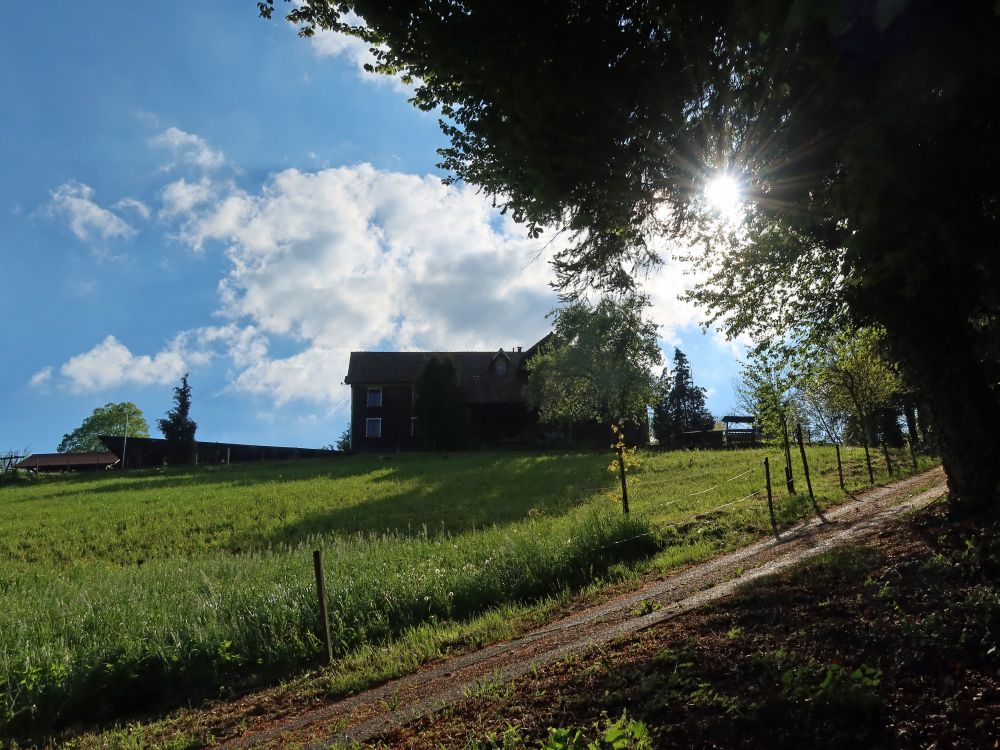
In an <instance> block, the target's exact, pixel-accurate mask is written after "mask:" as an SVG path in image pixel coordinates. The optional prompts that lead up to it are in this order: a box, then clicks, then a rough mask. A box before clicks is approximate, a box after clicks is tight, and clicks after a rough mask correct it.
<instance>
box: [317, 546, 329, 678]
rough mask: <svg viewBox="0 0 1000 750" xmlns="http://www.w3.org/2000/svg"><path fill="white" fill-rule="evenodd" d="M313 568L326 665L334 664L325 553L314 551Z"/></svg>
mask: <svg viewBox="0 0 1000 750" xmlns="http://www.w3.org/2000/svg"><path fill="white" fill-rule="evenodd" d="M313 568H314V570H315V571H316V598H317V599H318V600H319V632H320V635H321V636H322V638H323V646H324V648H325V649H326V663H327V664H333V644H332V643H331V642H330V614H329V612H328V611H327V608H326V584H325V583H324V581H323V552H322V551H321V550H318V549H317V550H313Z"/></svg>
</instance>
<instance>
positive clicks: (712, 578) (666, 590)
mask: <svg viewBox="0 0 1000 750" xmlns="http://www.w3.org/2000/svg"><path fill="white" fill-rule="evenodd" d="M929 484H933V486H932V488H931V489H928V490H926V491H924V492H921V493H920V494H918V495H916V496H915V497H909V499H905V500H904V498H907V497H908V496H909V495H911V494H912V492H913V491H914V490H915V489H919V488H920V487H926V486H927V485H929ZM944 487H945V476H944V472H943V471H942V470H941V469H935V470H933V471H930V472H926V473H924V474H921V475H918V476H915V477H910V478H908V479H904V480H902V481H900V482H897V483H895V484H893V485H889V486H887V487H877V488H874V489H872V490H869V491H867V492H865V493H864V494H862V495H860V496H859V497H858V501H857V502H850V501H848V502H847V503H845V504H844V505H841V506H839V507H838V508H836V509H834V510H831V511H830V512H829V513H827V514H826V518H827V519H828V523H825V524H824V523H820V522H819V521H818V520H812V521H809V522H806V523H803V524H801V525H800V526H797V527H795V528H793V529H790V530H788V531H786V532H784V533H783V534H782V536H781V540H780V542H776V541H775V540H774V539H765V540H761V541H759V542H756V543H754V544H751V545H749V546H747V547H743V548H741V549H738V550H735V551H733V552H730V553H728V554H725V555H722V556H720V557H717V558H715V559H713V560H709V561H707V562H704V563H701V564H698V565H695V566H692V567H690V568H688V569H686V570H684V571H682V572H679V573H677V574H675V575H671V576H669V577H667V578H664V579H662V580H658V581H654V582H652V583H648V584H646V585H645V586H643V587H642V588H640V589H638V590H635V591H633V592H631V593H630V594H628V595H626V596H622V597H619V598H617V599H614V600H612V601H609V602H606V603H604V604H601V605H599V606H595V607H591V608H588V609H585V610H582V611H580V612H577V613H575V614H573V615H570V616H568V617H566V618H564V619H561V620H558V621H555V622H552V623H550V624H548V625H546V626H544V627H542V628H539V629H537V630H535V631H533V632H531V633H528V634H527V635H525V636H523V637H521V638H517V639H514V640H511V641H505V642H502V643H498V644H495V645H493V646H490V647H488V648H485V649H481V650H479V651H474V652H471V653H468V654H465V655H462V656H458V657H454V658H452V659H448V660H445V661H443V662H439V663H437V664H434V665H431V666H429V667H427V668H426V669H423V670H421V671H419V672H417V673H415V674H413V675H409V676H407V677H403V678H400V679H397V680H393V681H391V682H388V683H386V684H385V685H382V686H380V687H377V688H373V689H371V690H367V691H365V692H362V693H359V694H357V695H354V696H351V697H349V698H345V699H342V700H338V701H335V702H333V703H330V704H328V705H326V706H323V707H322V708H319V709H315V710H312V711H309V712H308V713H305V714H302V715H300V716H298V717H295V718H292V719H287V720H284V721H282V722H280V723H279V724H277V725H276V726H273V727H271V728H269V729H267V730H264V731H260V732H255V733H251V734H248V735H245V736H243V737H240V738H238V739H235V740H232V741H230V742H228V743H225V744H224V745H222V746H221V747H223V748H232V749H235V748H250V747H258V746H261V745H276V746H284V745H286V744H289V743H291V742H295V743H296V744H299V745H304V746H305V747H307V748H326V747H328V746H329V745H330V744H331V743H335V742H338V741H339V742H351V741H356V742H364V741H366V740H370V739H372V738H374V737H377V736H378V735H380V734H382V733H384V732H386V731H387V730H389V729H392V728H394V727H397V726H401V725H404V724H406V723H408V722H410V721H412V720H414V719H416V718H418V717H420V716H424V715H426V714H428V713H431V712H433V711H435V710H438V709H440V708H442V707H444V706H446V705H448V704H449V703H452V702H454V701H456V700H458V699H461V698H462V697H463V696H464V695H466V694H468V693H469V692H473V691H475V690H476V689H477V687H478V686H480V685H481V684H482V683H484V682H492V681H496V680H510V679H514V678H516V677H519V676H521V675H524V674H526V673H527V672H529V671H531V670H532V669H533V668H535V667H539V666H542V665H545V664H548V663H551V662H553V661H556V660H558V659H561V658H563V657H565V656H567V655H569V654H572V653H575V652H577V651H581V650H583V649H585V648H587V647H589V646H591V645H593V644H600V643H605V642H607V641H610V640H613V639H615V638H618V637H620V636H623V635H626V634H628V633H633V632H636V631H639V630H642V629H644V628H648V627H650V626H652V625H655V624H656V623H659V622H663V621H664V620H668V619H670V618H672V617H676V616H677V615H679V614H681V613H683V612H687V611H689V610H691V609H694V608H696V607H699V606H702V605H704V604H706V603H708V602H711V601H714V600H716V599H719V598H720V597H724V596H726V595H727V594H730V593H732V592H733V591H735V590H736V589H737V588H739V587H740V586H742V585H744V584H746V583H747V582H748V581H752V580H754V579H756V578H759V577H761V576H765V575H769V574H772V573H775V572H777V571H779V570H782V569H783V568H786V567H788V566H791V565H794V564H796V563H798V562H800V561H802V560H804V559H806V558H808V557H811V556H813V555H816V554H819V553H821V552H823V551H825V550H828V549H830V548H832V547H835V546H837V545H840V544H844V543H846V542H850V541H856V540H858V539H860V538H862V537H864V536H866V535H868V534H870V533H872V532H873V531H875V530H876V529H878V528H879V527H880V526H882V525H883V524H884V523H885V522H887V521H889V520H890V519H892V518H895V517H897V516H899V515H901V514H903V513H906V512H909V511H910V510H913V509H916V508H919V507H922V506H924V505H927V504H928V503H930V502H932V501H933V500H935V499H936V498H938V497H940V496H941V495H942V494H943V492H944ZM653 602H655V605H654V604H651V603H653ZM657 605H658V606H659V608H656V606H657ZM650 609H654V610H655V611H649V610H650ZM637 611H643V612H648V614H642V615H640V614H636V613H637Z"/></svg>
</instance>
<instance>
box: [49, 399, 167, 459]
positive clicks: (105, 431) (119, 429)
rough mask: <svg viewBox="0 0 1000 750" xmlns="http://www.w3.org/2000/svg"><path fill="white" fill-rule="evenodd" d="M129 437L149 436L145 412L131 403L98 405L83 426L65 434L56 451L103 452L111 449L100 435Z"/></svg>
mask: <svg viewBox="0 0 1000 750" xmlns="http://www.w3.org/2000/svg"><path fill="white" fill-rule="evenodd" d="M126 425H127V429H128V432H127V433H126ZM125 434H127V435H128V436H129V437H149V425H148V424H146V418H145V417H144V416H143V414H142V409H140V408H139V407H138V406H136V405H135V404H133V403H132V402H131V401H122V402H120V403H117V404H115V403H108V404H105V405H104V406H98V407H97V408H96V409H94V411H93V412H91V414H90V416H89V417H87V418H86V419H85V420H83V424H81V425H80V426H79V427H77V428H76V429H75V430H73V431H72V432H68V433H66V434H65V435H63V438H62V441H61V442H60V443H59V447H58V448H57V449H56V450H57V451H59V452H60V453H99V452H102V451H105V450H107V449H106V448H105V447H104V444H103V443H102V442H101V441H100V440H99V436H101V435H125Z"/></svg>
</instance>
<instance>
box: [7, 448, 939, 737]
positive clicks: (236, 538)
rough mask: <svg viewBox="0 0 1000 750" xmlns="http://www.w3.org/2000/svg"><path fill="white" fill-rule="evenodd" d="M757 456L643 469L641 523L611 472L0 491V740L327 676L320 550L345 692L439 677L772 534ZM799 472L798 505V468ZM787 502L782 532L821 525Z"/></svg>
mask: <svg viewBox="0 0 1000 750" xmlns="http://www.w3.org/2000/svg"><path fill="white" fill-rule="evenodd" d="M808 450H809V456H810V462H811V464H812V469H813V485H814V488H815V490H816V494H817V496H818V497H819V498H820V500H821V503H822V504H824V505H828V504H831V503H834V502H839V501H840V500H842V499H844V498H845V495H844V493H842V492H841V491H840V489H839V487H838V486H837V476H836V469H835V463H834V459H833V451H832V449H829V448H818V447H814V448H809V449H808ZM764 455H769V456H770V459H771V462H772V467H773V469H772V474H773V475H780V474H781V471H782V469H781V467H782V466H783V460H782V458H781V456H780V452H779V451H776V450H775V451H764V450H755V451H731V452H675V453H652V454H646V455H645V456H643V457H642V458H643V462H642V465H641V466H640V467H639V468H638V469H637V470H636V472H635V473H634V474H633V475H632V477H631V478H630V483H631V484H630V496H631V500H632V511H633V512H632V514H631V516H630V517H628V518H624V517H622V515H621V514H620V510H619V507H618V504H617V502H618V494H617V490H616V484H615V476H614V474H612V473H611V472H609V471H608V467H607V463H608V460H609V457H608V456H606V455H599V454H576V455H515V454H464V455H451V456H427V455H414V456H398V457H392V458H390V459H384V460H383V459H379V458H375V457H371V458H369V457H351V458H341V459H334V460H329V461H310V462H305V461H302V462H289V463H274V464H259V465H250V466H232V467H200V468H198V469H195V470H163V471H152V472H148V473H146V472H138V473H135V474H131V475H126V476H117V475H114V476H109V475H106V474H100V475H89V476H88V475H81V476H51V477H38V478H31V479H29V480H26V481H19V482H15V483H13V484H8V485H5V486H0V736H21V737H32V736H33V737H36V738H37V737H39V736H42V735H44V734H45V733H46V732H50V731H53V730H54V729H56V728H58V727H60V726H65V725H67V724H70V723H73V722H95V721H107V720H111V719H117V718H122V717H127V716H129V715H134V714H136V713H138V712H142V711H146V710H150V709H154V710H158V709H162V708H164V707H169V706H170V705H175V704H176V703H177V702H178V701H179V700H191V699H194V700H196V699H198V698H199V697H203V696H207V695H213V694H218V690H219V688H220V686H222V685H223V684H225V683H227V682H228V683H233V682H234V681H235V682H238V683H240V684H254V683H260V682H262V681H266V680H270V679H274V678H275V677H277V676H280V675H283V674H288V673H290V671H292V670H295V669H299V668H301V667H302V666H305V665H308V664H310V663H315V659H316V658H317V656H318V654H319V651H320V646H319V642H318V641H317V638H316V636H315V632H316V626H315V623H316V614H315V610H316V604H315V599H314V590H313V586H314V583H313V573H312V563H311V555H310V551H311V550H312V549H314V548H322V549H323V550H324V555H325V560H326V578H327V594H328V604H329V607H330V612H331V620H332V630H333V633H334V647H335V652H336V654H337V656H338V658H339V659H340V660H341V661H340V663H341V664H342V665H343V664H355V665H356V673H354V672H351V673H348V674H345V673H343V672H342V673H340V674H338V675H337V681H336V684H337V685H339V686H341V687H340V689H343V690H348V689H356V688H358V687H360V686H363V685H364V684H367V683H368V682H370V681H373V680H376V679H379V678H381V677H384V676H385V675H386V670H387V667H386V666H385V665H382V666H377V665H374V664H373V660H372V659H370V658H367V657H365V656H364V655H366V654H371V653H372V651H371V650H372V648H373V647H387V648H388V647H390V644H394V645H392V646H391V647H392V648H394V649H395V650H396V657H397V658H398V661H399V663H400V664H403V663H407V664H410V665H411V666H412V664H413V662H414V659H416V660H417V661H418V662H419V660H420V659H424V658H431V657H432V656H433V648H430V647H429V646H428V644H429V643H431V642H434V639H435V637H436V636H435V632H437V631H440V632H442V633H443V632H448V633H449V634H455V633H458V634H460V633H461V632H463V628H464V629H466V630H468V631H469V632H472V631H475V630H476V628H481V627H482V623H483V622H484V620H483V618H487V619H488V618H490V617H493V616H494V614H492V613H494V611H495V610H496V609H497V608H503V607H510V606H514V607H515V608H516V607H518V606H522V605H526V604H528V603H531V602H538V601H541V600H542V599H544V598H545V597H550V596H553V595H559V594H561V593H564V592H566V591H572V590H576V589H578V588H580V587H582V586H585V585H588V584H592V582H593V581H594V580H595V579H599V578H601V577H614V576H615V575H617V576H619V577H621V576H622V575H624V574H626V573H623V571H628V570H635V569H636V566H649V565H655V566H658V567H664V568H668V567H672V566H675V565H677V564H681V563H683V562H686V561H689V560H696V559H704V558H705V557H708V556H710V555H711V554H714V553H715V552H716V551H718V550H720V549H725V548H731V547H733V546H736V545H737V544H740V543H743V542H745V541H748V540H749V539H751V538H755V537H757V536H759V535H761V534H764V533H767V532H768V530H769V521H768V516H767V511H766V505H765V503H764V502H763V492H762V490H763V471H762V469H761V461H762V459H763V457H764ZM873 458H874V459H875V460H876V465H877V466H881V467H882V471H881V472H880V476H879V477H877V479H878V480H880V481H884V480H885V479H886V478H887V476H886V473H885V471H884V464H882V463H881V461H880V460H879V458H878V457H873ZM844 459H845V463H846V466H847V481H848V487H849V489H851V488H858V487H860V486H862V485H863V484H866V481H864V473H863V457H862V454H861V453H860V451H857V450H845V455H844ZM927 466H929V463H927V464H926V465H925V466H923V467H922V468H926V467H927ZM901 467H902V468H908V467H909V465H908V463H905V462H903V463H901ZM795 472H796V481H797V488H796V489H798V490H799V491H800V492H804V491H805V483H804V481H803V477H802V475H801V467H800V466H799V465H798V463H797V462H796V466H795ZM775 485H776V486H775V497H776V510H777V513H778V515H779V519H780V522H781V523H783V524H787V523H790V522H792V521H793V520H795V519H797V518H799V517H801V516H802V515H803V514H805V513H808V512H810V506H809V503H808V500H806V499H805V498H804V497H803V496H802V495H801V494H800V495H797V496H794V497H789V496H788V495H787V493H786V492H785V491H784V487H783V483H779V481H778V479H777V478H775ZM754 493H757V494H754ZM734 501H738V502H734ZM730 503H733V504H730ZM719 506H725V507H722V508H721V509H719ZM696 514H698V515H696ZM463 623H464V624H463ZM451 637H452V636H451V635H449V638H451ZM407 649H411V650H413V651H414V652H419V653H420V654H422V655H421V656H420V657H419V658H418V657H417V656H414V655H413V654H410V655H407V654H406V653H403V652H405V651H406V650H407ZM374 661H377V660H374Z"/></svg>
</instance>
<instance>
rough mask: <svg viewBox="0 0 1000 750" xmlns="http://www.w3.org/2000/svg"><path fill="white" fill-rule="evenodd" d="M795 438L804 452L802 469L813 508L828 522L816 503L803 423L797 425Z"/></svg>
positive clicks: (800, 451) (800, 449) (821, 518)
mask: <svg viewBox="0 0 1000 750" xmlns="http://www.w3.org/2000/svg"><path fill="white" fill-rule="evenodd" d="M795 439H796V440H797V441H798V444H799V453H801V454H802V470H803V471H804V472H805V474H806V487H807V488H808V489H809V499H810V500H811V501H812V506H813V510H814V511H816V515H817V516H819V519H820V520H821V521H822V522H823V523H826V519H825V518H824V517H823V512H822V511H821V510H820V509H819V505H817V504H816V496H815V495H813V486H812V480H811V479H810V478H809V462H808V461H807V460H806V446H805V443H804V442H803V441H802V425H796V426H795Z"/></svg>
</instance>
